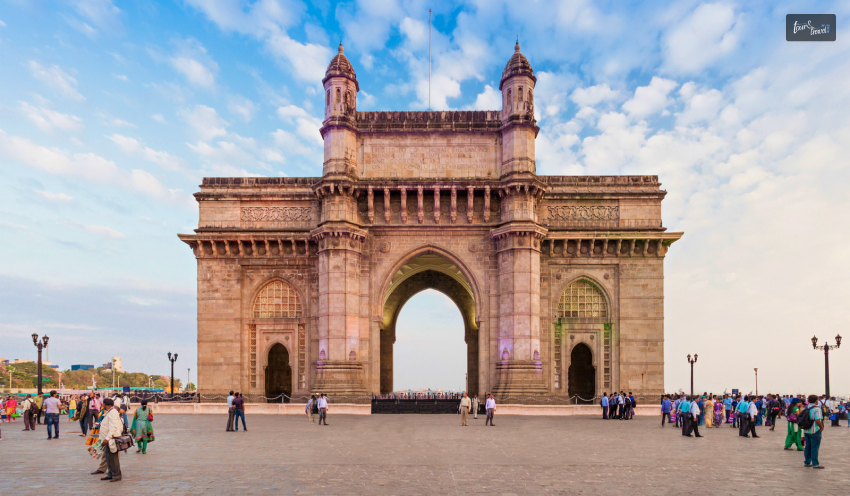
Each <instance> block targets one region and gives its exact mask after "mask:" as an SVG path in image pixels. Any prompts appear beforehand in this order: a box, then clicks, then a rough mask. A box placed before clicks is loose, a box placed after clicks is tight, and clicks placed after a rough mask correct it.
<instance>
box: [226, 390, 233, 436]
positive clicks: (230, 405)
mask: <svg viewBox="0 0 850 496" xmlns="http://www.w3.org/2000/svg"><path fill="white" fill-rule="evenodd" d="M233 398H234V396H233V391H231V392H230V393H228V395H227V428H225V429H224V431H225V432H233V417H234V416H235V415H236V414H235V413H233Z"/></svg>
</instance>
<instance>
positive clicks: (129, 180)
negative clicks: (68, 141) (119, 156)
mask: <svg viewBox="0 0 850 496" xmlns="http://www.w3.org/2000/svg"><path fill="white" fill-rule="evenodd" d="M0 155H2V156H4V157H5V158H6V159H7V160H10V161H13V162H16V163H19V164H21V165H25V166H28V167H33V168H35V169H38V170H42V171H44V172H47V173H49V174H56V175H65V176H75V177H81V178H83V179H85V180H87V181H90V182H94V183H107V184H114V185H117V186H120V187H123V188H127V189H129V190H133V191H139V192H141V193H144V194H146V195H149V196H151V197H153V198H156V199H159V200H164V201H168V202H170V203H174V204H179V205H184V206H189V205H191V206H193V207H194V205H195V201H194V199H193V198H192V197H191V196H190V195H188V194H186V193H184V192H183V191H182V190H179V189H168V188H166V187H165V186H163V185H162V183H160V182H159V181H158V180H157V179H156V178H154V177H153V176H152V175H150V174H149V173H147V172H145V171H142V170H132V171H130V172H127V171H124V170H121V169H119V168H118V167H117V166H116V165H115V163H114V162H112V161H111V160H108V159H105V158H103V157H101V156H99V155H96V154H94V153H90V152H89V153H74V154H71V153H68V152H67V151H66V150H62V149H59V148H47V147H45V146H41V145H38V144H36V143H33V142H32V141H30V140H28V139H27V138H22V137H20V136H14V135H9V134H7V133H6V132H5V131H3V130H2V129H0Z"/></svg>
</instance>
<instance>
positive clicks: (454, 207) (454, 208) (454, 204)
mask: <svg viewBox="0 0 850 496" xmlns="http://www.w3.org/2000/svg"><path fill="white" fill-rule="evenodd" d="M451 219H452V224H454V223H455V222H456V221H457V187H456V186H452V204H451Z"/></svg>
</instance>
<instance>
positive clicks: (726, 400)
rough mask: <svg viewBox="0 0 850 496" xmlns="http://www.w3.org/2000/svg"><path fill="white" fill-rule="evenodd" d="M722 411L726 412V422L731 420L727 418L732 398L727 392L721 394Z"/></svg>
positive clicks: (729, 413) (730, 410)
mask: <svg viewBox="0 0 850 496" xmlns="http://www.w3.org/2000/svg"><path fill="white" fill-rule="evenodd" d="M723 411H724V412H725V413H726V423H727V424H728V423H730V422H732V421H731V420H730V418H729V417H730V415H731V414H732V398H730V397H729V395H728V394H724V395H723Z"/></svg>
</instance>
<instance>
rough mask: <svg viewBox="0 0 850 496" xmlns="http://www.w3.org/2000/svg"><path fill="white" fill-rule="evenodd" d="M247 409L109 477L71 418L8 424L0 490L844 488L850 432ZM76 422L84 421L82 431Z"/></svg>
mask: <svg viewBox="0 0 850 496" xmlns="http://www.w3.org/2000/svg"><path fill="white" fill-rule="evenodd" d="M328 418H329V423H330V425H329V426H328V427H324V426H322V427H319V426H317V425H316V424H312V423H309V422H307V421H306V420H305V418H304V417H292V416H272V415H256V416H248V418H247V422H248V427H249V430H248V432H243V431H239V432H232V433H231V432H224V424H225V422H226V417H224V416H219V415H159V416H157V417H156V420H155V421H154V424H155V429H156V437H157V440H156V442H154V443H152V444H151V445H150V446H149V448H148V453H147V454H146V455H141V454H135V453H133V452H131V453H129V454H126V455H123V454H122V455H121V466H122V470H123V472H124V480H123V481H122V482H120V483H117V484H111V485H110V484H108V483H106V482H101V481H100V480H98V478H96V477H95V476H91V475H88V474H89V472H91V471H92V470H94V468H95V466H96V462H95V460H93V459H92V458H91V457H89V456H88V454H87V453H86V452H85V449H84V446H83V442H82V439H83V438H81V437H79V436H78V435H77V434H74V433H72V432H71V431H73V430H74V429H73V428H72V427H71V426H73V425H74V424H73V423H65V422H64V419H63V420H62V422H61V425H60V428H61V431H62V432H61V437H60V439H59V440H53V441H47V440H46V434H45V430H44V426H38V431H36V432H35V433H29V432H21V429H22V428H23V423H22V422H18V423H16V424H8V423H5V424H3V425H2V429H3V441H0V492H2V494H16V495H17V494H35V493H36V492H38V494H45V493H46V492H45V491H57V490H58V491H61V492H62V493H63V494H80V493H82V492H84V491H89V492H90V494H91V491H103V490H106V486H111V487H109V489H111V490H115V489H117V488H115V486H119V487H120V490H121V494H145V495H153V494H163V493H173V494H240V495H241V494H271V493H275V494H319V495H328V494H381V495H387V494H404V495H418V494H428V495H443V494H452V495H453V494H464V493H470V492H471V493H477V494H486V495H488V496H489V495H507V494H515V495H526V494H534V495H536V494H566V493H569V494H594V495H595V494H618V495H623V494H630V495H644V494H652V495H656V494H685V493H688V494H694V493H699V494H711V495H712V496H717V495H723V494H736V495H739V494H747V495H755V494H768V493H770V494H790V493H791V492H793V491H805V492H806V493H807V494H814V493H818V494H839V493H841V494H843V493H845V492H846V491H847V489H848V478H847V474H848V470H847V461H848V455H850V449H848V446H850V430H849V429H848V428H847V426H846V422H843V423H844V424H845V425H844V426H842V427H841V428H837V427H829V426H827V427H826V433H825V434H824V441H823V444H822V447H821V455H820V460H821V464H823V465H824V466H826V467H827V468H826V470H820V471H814V470H811V469H804V468H803V456H802V453H797V452H796V451H793V452H790V451H783V450H782V446H783V442H784V438H785V422H784V421H783V422H781V423H780V426H779V427H777V430H776V432H769V431H767V429H764V428H759V429H758V430H759V435H760V436H762V437H761V439H743V438H739V437H738V436H737V430H736V429H730V428H729V427H727V426H725V425H724V426H723V427H721V428H719V429H711V430H708V432H704V434H705V436H706V437H705V438H702V439H696V438H684V437H682V436H681V435H680V434H679V432H678V431H677V430H676V429H675V428H673V427H672V426H670V425H668V426H667V427H666V428H664V429H661V428H660V427H659V422H660V420H659V419H658V418H647V417H644V418H636V419H634V420H631V421H617V420H612V421H603V420H600V419H596V418H589V417H514V416H503V417H501V418H500V417H499V416H498V415H497V417H496V427H484V419H483V417H482V416H479V418H478V420H472V419H471V418H470V426H469V427H464V428H461V427H460V426H459V424H460V419H459V417H458V416H455V415H372V416H367V417H363V416H342V415H339V416H334V415H333V412H331V414H330V415H329V417H328ZM77 430H78V429H77Z"/></svg>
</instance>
